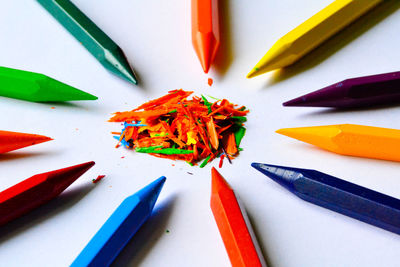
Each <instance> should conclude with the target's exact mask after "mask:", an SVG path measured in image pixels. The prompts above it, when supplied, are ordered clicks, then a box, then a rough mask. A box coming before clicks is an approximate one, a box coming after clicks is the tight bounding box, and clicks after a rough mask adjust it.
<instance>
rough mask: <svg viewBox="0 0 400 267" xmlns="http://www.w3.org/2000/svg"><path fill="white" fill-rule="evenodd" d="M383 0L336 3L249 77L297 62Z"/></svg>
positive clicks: (276, 47) (283, 41)
mask: <svg viewBox="0 0 400 267" xmlns="http://www.w3.org/2000/svg"><path fill="white" fill-rule="evenodd" d="M380 2H382V0H369V1H365V0H336V1H334V2H333V3H332V4H330V5H328V6H327V7H325V8H324V9H322V10H321V11H320V12H318V13H317V14H315V15H314V16H312V17H311V18H309V19H308V20H306V21H305V22H303V23H302V24H300V25H299V26H298V27H297V28H295V29H293V30H292V31H290V32H289V33H287V34H286V35H285V36H283V37H282V38H281V39H279V40H278V41H277V42H276V43H275V44H274V45H273V46H272V48H271V49H270V50H269V51H268V52H267V53H266V54H265V56H264V57H263V58H262V59H261V60H260V61H259V62H258V63H257V65H256V66H255V67H254V68H253V69H252V70H251V71H250V72H249V74H247V78H252V77H255V76H257V75H260V74H263V73H265V72H268V71H271V70H275V69H280V68H283V67H286V66H289V65H291V64H293V63H295V62H296V61H297V60H299V59H300V58H302V57H303V56H305V55H306V54H307V53H309V52H310V51H311V50H313V49H314V48H316V47H318V46H319V45H320V44H322V43H323V42H325V41H326V40H327V39H329V38H330V37H332V36H333V35H334V34H336V33H337V32H339V31H340V30H342V29H343V28H345V27H346V26H347V25H349V24H350V23H352V22H353V21H355V20H356V19H357V18H359V17H360V16H362V15H363V14H365V13H366V12H368V11H369V10H371V9H372V8H373V7H375V6H376V5H377V4H379V3H380Z"/></svg>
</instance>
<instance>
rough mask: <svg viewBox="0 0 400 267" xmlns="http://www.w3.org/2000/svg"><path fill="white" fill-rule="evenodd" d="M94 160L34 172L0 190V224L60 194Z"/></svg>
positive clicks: (90, 165) (92, 163)
mask: <svg viewBox="0 0 400 267" xmlns="http://www.w3.org/2000/svg"><path fill="white" fill-rule="evenodd" d="M93 165H94V162H93V161H91V162H86V163H83V164H79V165H75V166H71V167H67V168H63V169H59V170H55V171H50V172H45V173H41V174H36V175H34V176H32V177H30V178H28V179H26V180H24V181H22V182H20V183H18V184H16V185H14V186H12V187H10V188H8V189H6V190H4V191H2V192H0V225H4V224H6V223H7V222H9V221H11V220H14V219H16V218H18V217H20V216H22V215H24V214H26V213H28V212H30V211H32V210H33V209H35V208H37V207H39V206H41V205H43V204H45V203H47V202H49V201H50V200H52V199H53V198H55V197H57V196H58V195H60V194H61V193H62V192H63V191H64V190H65V189H66V188H67V187H68V186H70V185H71V184H72V183H73V182H74V181H75V180H76V179H78V178H79V177H80V176H81V175H82V174H84V173H85V172H86V171H87V170H89V169H90V168H91V167H92V166H93Z"/></svg>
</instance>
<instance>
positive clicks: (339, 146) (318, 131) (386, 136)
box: [276, 124, 400, 161]
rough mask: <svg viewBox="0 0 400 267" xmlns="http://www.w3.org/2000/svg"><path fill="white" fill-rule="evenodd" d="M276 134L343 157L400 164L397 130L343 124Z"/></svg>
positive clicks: (399, 139)
mask: <svg viewBox="0 0 400 267" xmlns="http://www.w3.org/2000/svg"><path fill="white" fill-rule="evenodd" d="M276 132H277V133H279V134H283V135H286V136H289V137H292V138H295V139H297V140H300V141H303V142H306V143H309V144H312V145H315V146H317V147H320V148H322V149H326V150H328V151H331V152H334V153H338V154H342V155H347V156H355V157H365V158H374V159H383V160H391V161H400V153H399V151H400V130H396V129H389V128H380V127H372V126H364V125H356V124H339V125H327V126H314V127H299V128H285V129H280V130H278V131H276Z"/></svg>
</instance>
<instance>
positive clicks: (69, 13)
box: [37, 0, 137, 84]
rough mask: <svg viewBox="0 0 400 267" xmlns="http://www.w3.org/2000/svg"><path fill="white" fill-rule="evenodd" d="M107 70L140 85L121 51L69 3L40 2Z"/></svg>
mask: <svg viewBox="0 0 400 267" xmlns="http://www.w3.org/2000/svg"><path fill="white" fill-rule="evenodd" d="M37 1H38V2H39V3H40V4H41V5H42V6H43V7H44V8H45V9H46V10H47V11H48V12H49V13H50V14H51V15H52V16H53V17H54V18H55V19H56V20H57V21H58V22H59V23H61V25H63V26H64V28H65V29H66V30H68V31H69V32H70V33H71V34H72V35H73V36H74V37H75V38H76V39H77V40H78V41H79V42H80V43H81V44H82V45H83V46H84V47H85V48H86V49H87V50H88V51H89V52H90V53H91V54H92V55H93V56H94V57H95V58H96V59H97V60H98V61H99V62H100V63H101V64H102V65H103V66H104V67H105V68H106V69H108V70H109V71H111V72H112V73H114V74H116V75H118V76H119V77H121V78H123V79H125V80H127V81H129V82H132V83H134V84H137V79H136V76H135V73H134V72H133V70H132V68H131V66H130V65H129V63H128V60H127V59H126V56H125V54H124V52H123V51H122V49H121V48H120V47H119V46H118V45H117V44H116V43H115V42H114V41H113V40H111V38H110V37H108V36H107V35H106V34H105V33H104V32H103V31H102V30H101V29H100V28H99V27H97V25H96V24H94V22H93V21H91V20H90V19H89V18H88V17H87V16H86V15H85V14H84V13H83V12H82V11H80V10H79V9H78V8H77V7H76V6H75V5H74V4H73V3H72V2H71V1H69V0H37Z"/></svg>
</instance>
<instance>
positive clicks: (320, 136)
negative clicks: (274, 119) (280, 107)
mask: <svg viewBox="0 0 400 267" xmlns="http://www.w3.org/2000/svg"><path fill="white" fill-rule="evenodd" d="M276 132H277V133H279V134H282V135H285V136H288V137H291V138H294V139H297V140H299V141H302V142H305V143H308V144H311V145H314V146H318V147H320V148H324V149H326V150H329V151H333V152H337V153H339V148H338V146H337V144H336V143H335V140H334V137H336V136H337V135H339V134H340V133H341V132H342V130H341V129H340V126H337V125H326V126H312V127H297V128H283V129H279V130H277V131H276Z"/></svg>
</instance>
